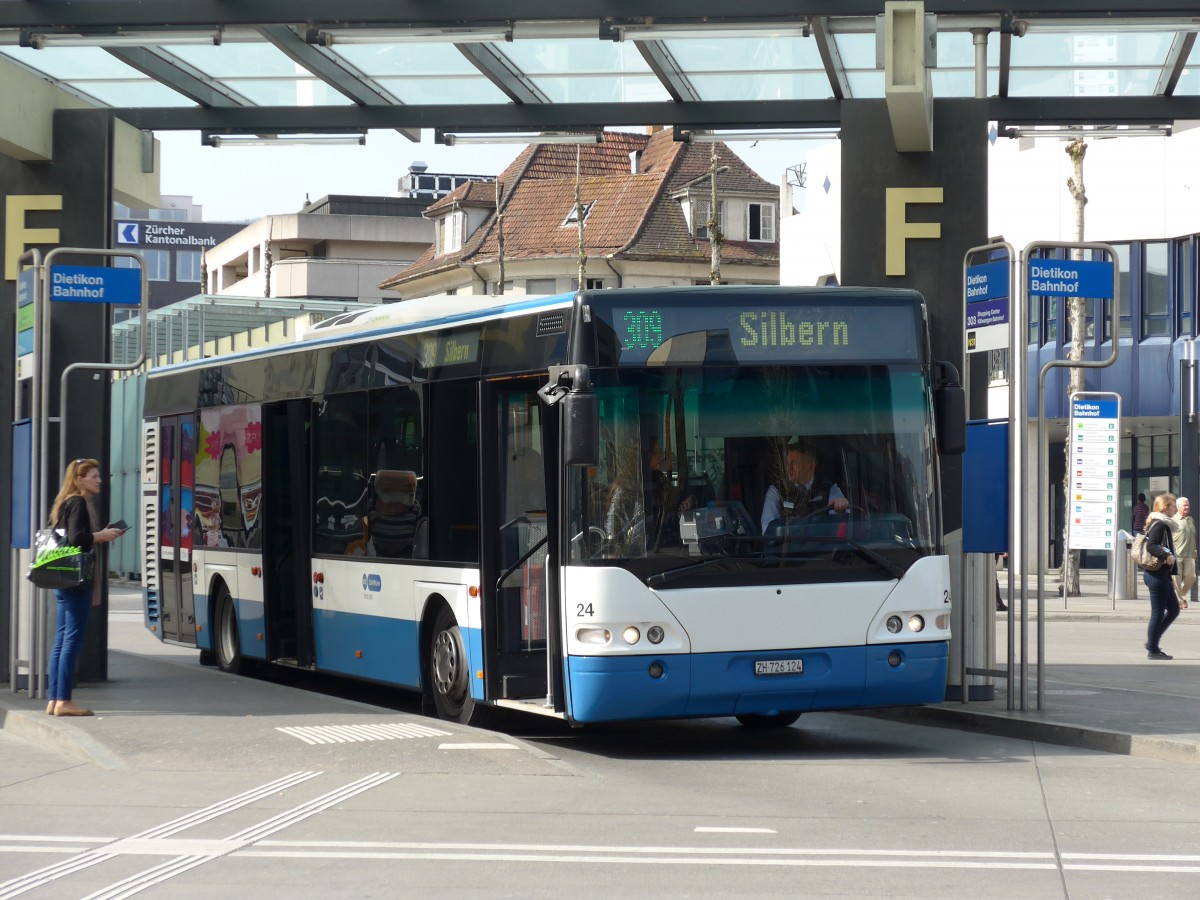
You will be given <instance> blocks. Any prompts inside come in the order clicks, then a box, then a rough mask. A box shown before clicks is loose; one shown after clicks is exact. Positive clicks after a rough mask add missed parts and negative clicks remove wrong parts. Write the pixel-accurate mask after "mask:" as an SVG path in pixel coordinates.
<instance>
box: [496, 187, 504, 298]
mask: <svg viewBox="0 0 1200 900" xmlns="http://www.w3.org/2000/svg"><path fill="white" fill-rule="evenodd" d="M503 200H504V185H503V183H502V182H501V181H500V179H499V178H497V179H496V266H497V271H498V274H497V275H496V294H497V295H498V296H504V212H503V211H502V209H501V206H500V204H501V202H502V201H503Z"/></svg>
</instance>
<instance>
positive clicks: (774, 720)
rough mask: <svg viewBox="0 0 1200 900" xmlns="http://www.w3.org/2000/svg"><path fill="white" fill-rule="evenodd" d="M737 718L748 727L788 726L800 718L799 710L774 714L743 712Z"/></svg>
mask: <svg viewBox="0 0 1200 900" xmlns="http://www.w3.org/2000/svg"><path fill="white" fill-rule="evenodd" d="M736 718H737V720H738V721H739V722H741V723H742V724H743V725H744V726H746V727H747V728H787V727H788V726H789V725H792V724H794V723H795V721H796V720H797V719H799V718H800V713H798V712H781V713H773V714H772V715H759V714H758V713H743V714H742V715H740V716H736Z"/></svg>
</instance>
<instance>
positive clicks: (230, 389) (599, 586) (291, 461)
mask: <svg viewBox="0 0 1200 900" xmlns="http://www.w3.org/2000/svg"><path fill="white" fill-rule="evenodd" d="M928 335H929V324H928V319H927V311H926V307H925V304H924V301H923V300H922V298H921V296H920V295H919V294H917V293H914V292H911V291H901V290H875V289H850V288H788V287H775V286H696V287H671V288H653V289H649V288H647V289H615V290H595V291H581V292H578V293H574V294H564V295H560V296H553V297H538V298H529V297H462V296H457V297H456V296H447V297H440V298H426V299H419V300H411V301H404V302H399V303H395V304H386V305H381V306H379V307H376V308H372V309H369V310H365V311H363V310H360V311H355V312H351V313H346V314H343V315H341V316H338V317H334V318H330V319H327V320H325V321H323V322H321V323H319V324H317V325H316V326H314V327H313V328H311V329H310V330H309V331H308V333H306V334H305V335H303V336H302V337H300V338H298V339H297V340H296V341H294V342H293V343H291V344H288V345H284V346H279V347H272V348H265V349H258V350H250V351H245V352H241V353H238V354H234V355H229V356H223V357H217V358H210V359H205V360H197V361H189V362H182V363H179V364H175V365H171V366H166V367H162V368H158V369H154V370H153V371H151V372H150V373H149V374H148V376H147V378H146V391H145V418H144V423H143V433H144V464H143V472H144V490H143V494H142V515H143V533H144V535H145V540H144V541H143V546H144V548H145V553H146V559H145V561H144V562H145V564H144V567H143V573H144V575H143V577H144V580H145V585H144V590H145V621H146V626H147V627H148V628H149V629H150V630H151V631H153V632H154V633H155V634H156V635H157V636H158V637H159V638H160V639H161V640H163V641H166V642H170V643H172V644H179V645H185V646H192V647H196V648H198V649H199V650H200V654H201V661H202V662H208V663H210V664H211V663H214V662H215V664H216V665H217V666H219V667H220V668H221V669H222V670H224V671H226V672H233V673H242V672H247V671H248V670H250V669H252V668H254V667H255V666H261V665H267V664H269V665H274V666H283V667H292V668H295V669H302V670H310V671H318V672H323V673H332V674H336V675H341V676H348V677H351V678H355V679H362V680H366V681H369V682H376V683H379V684H381V685H389V686H399V687H403V688H408V689H412V690H415V691H419V692H420V693H421V695H422V697H423V704H424V706H423V708H424V709H426V710H427V711H428V712H430V713H432V714H435V715H437V716H438V717H441V718H443V719H446V720H452V721H456V722H460V723H467V724H486V723H487V722H488V721H489V720H490V719H491V718H492V717H493V716H494V715H495V714H496V712H497V711H498V710H500V709H503V708H510V709H520V710H526V711H529V712H534V713H540V714H545V715H550V716H555V717H558V718H560V719H564V720H566V721H567V722H570V723H572V724H586V723H593V722H605V721H610V722H611V721H619V720H642V719H666V718H686V717H718V716H734V717H736V718H737V719H738V720H739V721H740V722H741V723H743V724H744V725H747V726H751V727H779V726H786V725H790V724H791V723H793V722H794V721H796V719H797V718H798V717H799V716H800V715H801V714H802V713H803V712H806V711H810V710H846V709H858V708H865V707H882V706H898V705H910V704H922V703H929V702H938V701H941V700H943V699H944V694H945V689H946V670H947V657H948V642H949V638H950V608H951V605H950V604H951V600H950V593H951V592H950V575H949V564H948V559H947V556H946V555H945V553H944V552H943V548H942V546H941V541H942V526H941V508H940V485H939V453H961V452H962V445H963V443H964V439H965V404H964V402H963V395H962V388H961V387H960V386H959V384H958V373H957V371H956V370H955V368H954V367H953V366H951V365H948V364H944V363H937V362H935V361H934V360H933V359H931V354H930V346H929V337H928ZM806 453H807V454H808V456H807V459H809V460H811V459H813V458H815V460H816V462H815V468H813V469H812V471H810V472H808V473H805V480H806V481H807V482H811V484H808V485H807V486H806V487H805V490H806V491H807V495H806V497H805V499H797V498H796V497H794V496H793V493H792V492H793V489H794V488H795V486H796V483H797V482H799V481H800V480H801V479H800V478H798V477H797V476H796V473H795V472H793V471H792V468H791V467H793V466H795V465H797V463H795V462H794V460H801V464H802V465H809V466H810V467H811V463H805V462H803V459H804V458H805V457H804V455H805V454H806ZM773 492H774V498H773V499H772V493H773ZM788 498H791V499H788Z"/></svg>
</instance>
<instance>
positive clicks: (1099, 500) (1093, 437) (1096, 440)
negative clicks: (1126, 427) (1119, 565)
mask: <svg viewBox="0 0 1200 900" xmlns="http://www.w3.org/2000/svg"><path fill="white" fill-rule="evenodd" d="M1070 429H1071V453H1070V456H1069V457H1068V460H1067V461H1068V465H1069V466H1070V470H1069V471H1070V478H1069V482H1068V483H1069V485H1070V490H1069V492H1068V498H1069V499H1068V503H1067V549H1069V550H1111V549H1112V548H1113V547H1114V546H1115V545H1116V541H1117V511H1118V510H1119V509H1120V506H1121V505H1120V483H1121V482H1120V478H1121V398H1120V397H1119V396H1118V395H1116V394H1073V395H1072V396H1071V424H1070Z"/></svg>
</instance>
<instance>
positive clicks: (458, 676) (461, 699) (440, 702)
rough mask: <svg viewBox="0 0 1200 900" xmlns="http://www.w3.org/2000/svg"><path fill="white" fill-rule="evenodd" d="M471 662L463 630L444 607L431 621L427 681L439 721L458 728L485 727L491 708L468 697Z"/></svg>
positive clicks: (448, 609) (489, 719)
mask: <svg viewBox="0 0 1200 900" xmlns="http://www.w3.org/2000/svg"><path fill="white" fill-rule="evenodd" d="M469 663H470V661H469V659H468V658H467V646H466V643H465V642H464V641H463V636H462V629H461V628H459V627H458V622H457V621H456V620H455V618H454V613H453V612H451V611H450V608H449V607H447V606H443V607H442V608H441V609H440V610H438V614H437V617H436V618H435V619H434V620H433V630H432V632H431V636H430V639H429V654H428V668H429V671H428V678H429V691H430V693H431V694H432V695H433V706H434V709H435V711H436V712H437V716H438V718H439V719H445V720H446V721H448V722H458V723H459V724H460V725H478V726H483V725H486V724H487V722H489V721H491V718H492V717H491V713H492V712H493V710H492V709H491V708H490V707H485V706H481V705H480V704H478V703H476V702H475V700H474V698H472V697H471V672H470V664H469Z"/></svg>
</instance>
